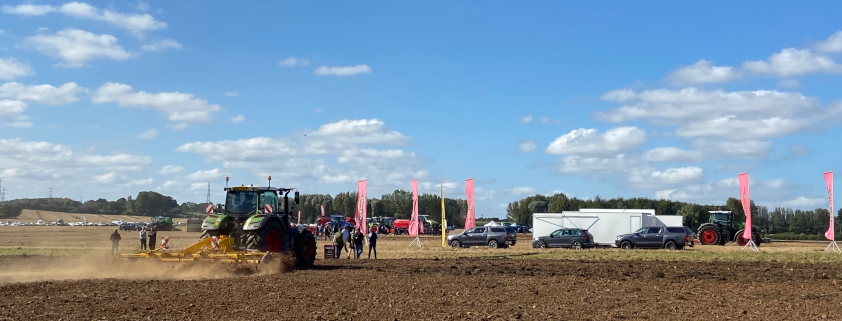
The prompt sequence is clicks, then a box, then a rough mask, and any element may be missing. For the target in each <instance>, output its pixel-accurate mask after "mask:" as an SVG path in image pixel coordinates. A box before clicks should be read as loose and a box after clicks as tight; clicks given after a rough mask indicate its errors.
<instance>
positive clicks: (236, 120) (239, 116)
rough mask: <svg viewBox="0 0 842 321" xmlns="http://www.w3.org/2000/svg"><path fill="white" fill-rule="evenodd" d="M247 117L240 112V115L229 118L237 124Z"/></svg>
mask: <svg viewBox="0 0 842 321" xmlns="http://www.w3.org/2000/svg"><path fill="white" fill-rule="evenodd" d="M245 119H246V116H243V115H242V114H240V115H237V116H234V117H231V118H229V119H228V120H229V121H230V122H232V123H235V124H236V123H239V122H242V121H243V120H245Z"/></svg>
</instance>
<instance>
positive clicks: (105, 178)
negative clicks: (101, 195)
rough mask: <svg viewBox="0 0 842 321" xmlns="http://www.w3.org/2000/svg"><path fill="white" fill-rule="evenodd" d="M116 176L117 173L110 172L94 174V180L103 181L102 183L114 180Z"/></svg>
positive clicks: (96, 181) (95, 181)
mask: <svg viewBox="0 0 842 321" xmlns="http://www.w3.org/2000/svg"><path fill="white" fill-rule="evenodd" d="M115 177H117V173H114V172H110V173H106V174H102V175H98V176H94V179H93V182H94V183H102V184H105V183H111V182H112V181H114V178H115Z"/></svg>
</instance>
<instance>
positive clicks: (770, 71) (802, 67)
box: [743, 48, 842, 77]
mask: <svg viewBox="0 0 842 321" xmlns="http://www.w3.org/2000/svg"><path fill="white" fill-rule="evenodd" d="M743 68H744V69H746V70H748V71H750V72H754V73H757V74H764V75H771V76H777V77H792V76H799V75H804V74H810V73H842V65H840V64H837V63H836V62H835V61H833V59H831V58H830V57H827V56H824V55H821V54H816V53H814V52H812V51H811V50H809V49H796V48H786V49H784V50H781V52H778V53H776V54H773V55H772V56H770V57H769V59H767V60H765V61H764V60H758V61H746V62H744V63H743Z"/></svg>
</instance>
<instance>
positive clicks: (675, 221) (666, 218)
mask: <svg viewBox="0 0 842 321" xmlns="http://www.w3.org/2000/svg"><path fill="white" fill-rule="evenodd" d="M579 212H589V213H592V212H602V213H645V214H650V215H655V218H657V219H658V220H657V221H656V222H655V224H654V225H651V226H657V227H662V226H684V218H683V217H681V216H679V215H657V214H655V210H653V209H602V208H582V209H579Z"/></svg>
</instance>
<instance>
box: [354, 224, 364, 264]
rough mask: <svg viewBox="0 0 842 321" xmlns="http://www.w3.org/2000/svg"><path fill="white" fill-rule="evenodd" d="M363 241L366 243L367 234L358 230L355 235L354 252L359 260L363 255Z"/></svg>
mask: <svg viewBox="0 0 842 321" xmlns="http://www.w3.org/2000/svg"><path fill="white" fill-rule="evenodd" d="M363 241H365V234H363V231H362V229H361V228H359V227H358V228H357V231H356V232H355V233H354V250H355V253H356V256H357V258H358V259H359V258H360V254H363Z"/></svg>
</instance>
